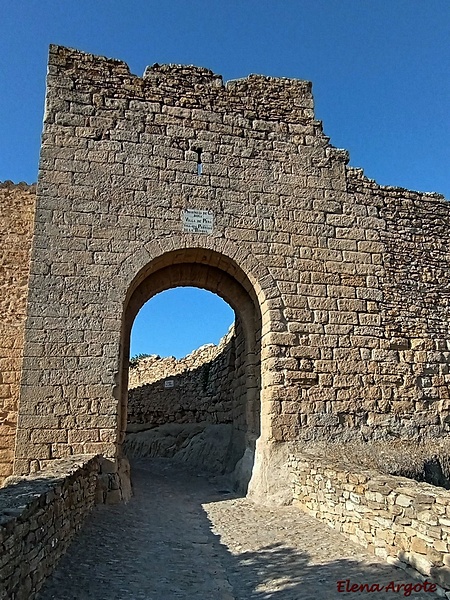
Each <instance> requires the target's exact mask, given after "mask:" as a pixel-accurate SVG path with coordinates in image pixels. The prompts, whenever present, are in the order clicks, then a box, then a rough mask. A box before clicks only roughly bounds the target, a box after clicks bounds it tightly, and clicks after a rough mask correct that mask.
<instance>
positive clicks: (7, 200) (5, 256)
mask: <svg viewBox="0 0 450 600" xmlns="http://www.w3.org/2000/svg"><path fill="white" fill-rule="evenodd" d="M35 200H36V196H35V187H34V186H29V185H26V184H18V185H15V184H13V183H11V182H9V181H6V182H3V183H1V182H0V239H1V244H0V485H1V483H2V481H3V479H4V478H5V477H6V476H8V475H10V474H11V473H12V468H13V459H14V442H15V437H16V426H17V409H18V401H19V386H20V377H21V371H22V352H23V336H24V328H25V317H26V301H27V294H28V278H29V271H30V250H31V240H32V235H33V220H34V209H35Z"/></svg>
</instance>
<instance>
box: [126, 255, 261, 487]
mask: <svg viewBox="0 0 450 600" xmlns="http://www.w3.org/2000/svg"><path fill="white" fill-rule="evenodd" d="M209 254H213V253H212V252H211V251H209ZM177 256H178V260H180V258H183V260H182V261H181V262H177V263H175V264H173V263H172V264H168V265H166V266H163V267H160V268H158V269H156V270H154V271H153V270H152V269H151V266H150V269H149V270H150V271H151V272H150V273H148V274H147V275H146V274H145V273H142V274H140V277H139V278H138V281H137V282H136V285H134V286H133V288H134V289H133V290H132V291H131V292H130V294H129V299H128V303H127V309H126V313H125V319H124V325H125V326H124V331H123V346H124V357H123V363H124V364H123V378H122V379H123V381H122V386H123V388H122V390H123V391H122V411H121V423H122V435H121V442H122V443H123V446H122V452H123V454H125V455H126V456H128V457H130V458H135V457H143V456H151V457H155V456H160V457H161V456H163V457H167V458H176V459H177V460H180V461H183V462H186V463H187V464H189V466H191V467H194V468H196V469H198V470H199V471H201V472H204V471H209V472H214V473H216V474H224V473H229V474H231V475H232V479H233V483H234V485H235V487H236V488H237V489H239V490H240V491H246V486H247V484H248V481H249V479H250V477H251V472H252V467H253V460H254V452H255V443H256V439H257V438H258V437H259V434H260V388H261V383H260V382H261V376H260V362H261V361H260V335H261V324H260V322H261V317H260V312H259V310H258V308H257V307H258V305H257V302H255V298H252V297H251V294H250V293H249V291H248V290H246V289H245V288H244V287H243V285H242V284H241V283H240V282H239V281H238V280H237V279H236V277H231V276H230V275H229V274H228V273H227V271H226V270H225V269H224V267H223V265H222V268H218V267H217V266H213V265H211V264H202V263H199V262H191V261H190V260H189V258H190V256H189V251H188V250H186V251H185V253H184V256H181V257H180V253H178V254H177ZM170 258H171V259H173V257H170ZM210 258H211V257H210ZM169 260H170V259H169ZM230 266H231V265H230ZM192 287H195V288H200V289H202V290H208V291H210V292H213V293H214V294H217V295H218V296H219V297H220V298H222V299H223V300H224V301H225V302H227V303H228V304H229V306H230V307H231V308H232V309H233V311H234V315H235V320H234V324H233V326H232V327H231V328H230V329H229V331H228V332H227V333H226V335H225V336H224V337H223V338H222V339H221V340H220V342H219V343H218V344H217V345H206V346H202V347H200V348H199V349H197V350H195V351H194V352H191V353H190V354H188V355H187V356H185V357H184V358H183V359H181V360H177V359H176V358H174V357H166V358H161V357H160V356H158V355H154V354H151V353H147V354H150V356H146V357H145V356H142V357H141V359H140V360H135V359H133V360H131V361H129V360H128V357H129V354H130V350H129V348H130V334H131V328H132V326H133V323H134V320H135V318H136V315H137V314H138V312H139V310H140V309H141V308H142V307H143V306H144V304H145V303H146V302H147V301H148V300H149V299H151V298H154V297H155V296H156V295H158V294H161V292H166V293H167V291H166V290H171V292H172V293H173V292H174V291H175V290H174V288H178V291H181V290H180V288H184V289H185V292H186V291H187V290H186V288H192ZM247 287H249V286H248V285H247ZM169 310H170V309H169ZM187 313H188V315H187V318H189V311H187ZM229 314H230V315H232V313H231V311H230V313H229ZM192 317H193V318H194V316H193V315H192ZM206 320H207V315H203V319H201V320H199V322H198V323H197V326H198V327H202V323H203V327H205V326H206ZM175 324H176V323H175ZM140 354H142V353H140Z"/></svg>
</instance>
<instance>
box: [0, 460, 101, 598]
mask: <svg viewBox="0 0 450 600" xmlns="http://www.w3.org/2000/svg"><path fill="white" fill-rule="evenodd" d="M99 469H100V457H98V456H92V455H91V456H88V455H83V456H73V457H71V458H70V459H61V460H55V461H53V463H52V465H51V466H49V467H48V469H47V470H45V471H39V472H37V473H35V474H33V475H29V476H27V477H20V478H19V477H11V478H9V479H8V480H6V482H5V484H6V486H5V487H3V488H1V489H0V600H10V599H14V600H22V599H23V600H32V599H33V598H34V597H35V596H36V593H37V591H38V590H39V589H40V587H41V586H42V584H43V583H44V581H45V579H46V577H48V576H49V575H50V573H51V572H52V571H53V568H54V566H55V564H56V563H57V561H58V560H59V558H60V557H61V556H62V555H63V554H64V552H65V551H66V550H67V547H68V545H69V543H70V541H71V540H72V537H73V535H74V534H75V532H76V531H77V530H78V529H79V528H80V527H81V525H82V523H83V521H84V519H85V517H86V516H87V514H88V513H89V512H90V510H91V509H92V507H93V506H94V503H95V500H96V490H97V476H98V472H99ZM8 482H9V483H8Z"/></svg>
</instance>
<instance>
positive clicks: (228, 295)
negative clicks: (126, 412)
mask: <svg viewBox="0 0 450 600" xmlns="http://www.w3.org/2000/svg"><path fill="white" fill-rule="evenodd" d="M47 83H48V89H47V99H46V111H47V112H46V116H45V125H44V134H43V145H42V150H41V158H40V176H39V184H38V213H37V215H38V218H37V222H36V227H35V234H34V240H35V244H34V251H33V259H32V275H31V284H30V285H31V294H30V301H29V308H28V326H27V332H26V342H25V354H24V356H25V358H24V367H23V378H22V390H21V414H20V423H19V429H18V438H17V440H18V446H17V457H16V467H15V468H16V470H17V471H18V472H22V471H27V470H28V469H30V468H31V467H32V466H33V465H34V464H37V466H39V463H40V461H45V460H48V459H52V458H55V457H58V456H63V455H66V454H70V453H75V452H93V453H94V452H95V453H96V452H103V453H105V454H106V455H108V456H112V455H114V454H115V453H116V451H117V448H118V444H120V434H119V438H118V429H119V432H120V427H119V428H118V426H117V421H118V415H117V413H118V408H117V407H118V406H120V398H121V397H122V391H123V390H122V389H121V385H122V384H121V381H122V379H121V378H122V375H121V374H122V371H123V365H124V364H125V361H126V359H127V356H125V354H126V352H125V354H124V350H123V349H124V348H126V343H127V342H126V338H127V333H128V330H127V327H129V324H127V320H126V319H125V318H124V307H125V312H126V307H127V306H128V305H129V303H130V302H131V300H130V298H131V299H132V300H133V299H135V300H136V296H135V292H137V291H139V290H140V291H141V292H142V293H141V294H140V295H139V294H138V297H137V300H136V301H138V300H139V301H140V302H141V303H143V302H144V301H146V300H147V299H148V298H149V297H150V296H151V295H152V294H154V293H157V292H159V291H162V290H163V289H168V288H169V287H175V286H177V285H200V286H202V287H205V288H206V289H210V290H211V291H213V292H215V293H218V294H219V295H221V296H222V297H223V298H224V299H225V300H227V301H229V302H230V304H231V305H232V306H233V308H235V310H236V313H237V314H238V316H239V317H240V318H241V322H242V324H243V330H244V335H245V338H246V341H247V342H248V341H249V340H250V341H251V343H250V344H247V346H248V348H249V349H248V351H247V353H246V356H245V364H244V365H243V367H242V369H241V375H240V377H242V379H240V381H239V382H238V387H239V386H244V387H245V388H246V389H247V404H248V403H249V400H248V398H249V394H248V390H252V394H251V396H252V402H251V404H252V408H251V410H250V411H249V410H247V409H248V406H247V407H245V406H242V405H240V407H239V410H240V411H241V414H245V415H246V417H245V420H246V421H247V424H248V423H249V422H250V421H251V418H254V419H256V416H255V415H257V419H258V423H259V421H260V424H261V433H262V438H261V439H262V440H263V442H262V444H270V443H272V442H284V441H289V440H295V439H304V440H310V439H323V438H329V437H335V438H339V439H341V440H345V439H351V438H363V439H371V438H377V437H395V436H404V435H422V436H427V435H444V434H446V432H447V431H448V424H447V423H446V418H447V414H448V413H447V408H446V403H447V397H446V394H447V389H448V381H447V379H446V378H447V377H448V374H447V366H448V353H447V350H448V348H447V347H445V348H444V343H443V341H442V340H444V339H445V337H446V331H447V329H446V327H447V326H446V325H445V323H447V324H448V317H449V305H448V295H447V294H442V293H441V291H442V289H443V288H444V287H445V284H441V283H439V280H440V278H441V276H440V275H439V272H438V265H439V264H440V263H441V261H442V264H443V265H444V264H446V265H448V255H447V254H446V252H445V247H446V246H447V247H448V232H447V231H448V230H447V229H446V226H445V224H446V223H448V220H449V211H448V205H447V204H446V203H445V201H444V200H442V199H441V200H440V199H438V198H435V197H430V196H427V195H424V194H415V193H412V192H408V191H405V190H395V189H392V188H383V187H381V186H378V185H377V184H375V183H373V182H370V181H369V180H367V179H366V178H364V176H363V175H362V174H361V173H360V172H359V171H355V170H354V169H347V167H346V163H347V161H348V156H347V153H346V152H345V151H341V150H337V149H335V148H333V147H332V146H331V145H330V143H329V139H328V138H327V137H326V136H325V135H324V133H323V130H322V124H321V123H320V122H319V121H317V120H315V118H314V111H313V98H312V94H311V85H310V84H309V83H308V82H304V81H297V80H292V79H275V78H268V77H263V76H255V75H252V76H249V77H248V78H246V79H242V80H238V81H232V82H228V83H227V84H225V85H224V84H223V82H222V79H221V78H220V77H219V76H217V75H214V74H213V73H211V71H208V70H206V69H201V68H198V67H181V66H177V65H166V66H158V65H154V66H153V67H151V68H149V69H148V70H147V71H146V74H145V76H144V77H143V78H139V77H136V76H134V75H132V74H130V72H129V69H128V67H127V65H125V64H124V63H122V62H120V61H115V60H109V59H105V58H101V57H95V56H92V55H88V54H84V53H81V52H77V51H74V50H68V49H66V48H61V47H51V50H50V63H49V75H48V82H47ZM199 157H200V158H199ZM199 160H200V162H201V169H199V165H198V161H199ZM436 207H439V209H438V212H437V213H435V215H434V216H432V215H431V213H433V212H435V210H436ZM187 209H195V210H204V211H209V214H210V215H212V217H213V226H212V229H211V230H209V231H205V232H203V233H201V232H200V233H199V232H195V231H188V230H186V228H185V226H184V225H183V215H184V211H185V210H187ZM416 213H417V214H419V215H420V216H419V217H418V216H417V214H416ZM418 219H419V221H421V223H422V226H423V225H426V227H428V229H427V231H430V232H431V231H432V232H433V233H432V236H431V238H432V239H433V240H437V241H439V243H440V246H439V248H440V249H439V250H438V254H435V250H433V243H434V242H433V243H431V241H430V240H431V238H427V240H425V239H423V240H422V242H423V244H425V245H424V246H423V247H424V248H425V250H426V251H425V252H420V249H419V248H417V247H416V242H417V241H420V240H419V238H418V237H417V236H418V233H417V231H418V225H417V222H418ZM439 219H441V221H439ZM400 241H401V252H402V254H401V255H399V256H397V245H398V244H399V243H400ZM411 246H413V247H414V249H413V250H412V251H411ZM411 261H417V264H416V266H414V269H416V268H417V269H418V270H417V271H414V269H412V265H413V263H412V262H411ZM430 261H431V262H432V265H431V266H430ZM422 265H423V267H424V268H422ZM425 267H426V268H425ZM428 267H430V268H428ZM443 270H444V271H446V272H448V269H444V268H443ZM409 271H410V272H411V273H412V272H413V271H414V273H415V275H414V276H412V277H411V278H410V280H411V284H410V283H409V280H408V281H407V280H406V279H405V273H406V272H409ZM417 273H426V277H425V276H422V275H421V276H420V277H419V279H418V278H417V277H418V275H417ZM430 278H431V279H430ZM146 281H150V282H151V286H150V288H151V289H147V288H145V282H146ZM142 286H143V287H142ZM411 286H412V287H411ZM141 288H142V289H141ZM411 289H412V290H415V291H414V292H410V290H411ZM406 293H408V294H412V296H411V295H409V296H408V298H413V299H414V302H413V304H414V306H415V307H416V308H411V307H412V306H413V304H411V303H409V306H408V308H405V306H406V305H407V304H408V302H409V301H407V302H406V303H403V299H404V298H405V294H406ZM138 308H139V307H137V310H138ZM395 311H400V312H398V314H397V316H396V314H395ZM425 321H426V322H427V326H426V327H423V325H424V323H425ZM130 322H131V320H130ZM438 323H444V325H442V326H439V327H440V328H438V325H437V324H438ZM419 326H420V335H419V334H418V332H417V328H418V327H419ZM255 332H256V333H255ZM417 340H420V342H418V341H417ZM439 345H440V346H439ZM438 346H439V347H438ZM255 348H257V350H255ZM421 352H425V354H421ZM122 387H123V385H122ZM238 396H239V393H238ZM431 400H432V401H431ZM256 406H258V411H257V410H256ZM259 407H260V408H261V419H260V420H259ZM419 408H420V410H419ZM249 415H250V416H249ZM250 429H252V430H253V432H254V433H255V434H256V433H259V425H258V427H256V426H255V425H254V424H253V425H252V427H250ZM32 460H35V461H37V462H36V463H32Z"/></svg>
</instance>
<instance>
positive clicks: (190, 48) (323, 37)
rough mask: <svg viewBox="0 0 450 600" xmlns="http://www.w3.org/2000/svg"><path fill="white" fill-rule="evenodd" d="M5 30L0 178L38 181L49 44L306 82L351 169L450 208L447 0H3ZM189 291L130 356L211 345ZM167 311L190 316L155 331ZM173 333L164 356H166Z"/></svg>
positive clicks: (0, 63)
mask: <svg viewBox="0 0 450 600" xmlns="http://www.w3.org/2000/svg"><path fill="white" fill-rule="evenodd" d="M0 23H1V36H0V84H1V85H0V115H1V119H0V181H2V180H5V179H12V180H13V181H21V180H24V181H28V182H33V181H35V180H36V176H37V165H38V154H39V140H40V132H41V127H42V114H43V106H44V93H45V72H46V62H47V52H48V45H49V44H50V43H56V44H62V45H65V46H70V47H74V48H78V49H81V50H84V51H86V52H92V53H94V54H100V55H105V56H108V57H114V58H119V59H121V60H124V61H126V62H127V63H128V64H129V66H130V68H131V70H132V72H134V73H135V74H137V75H142V73H143V72H144V69H145V67H146V65H147V64H152V63H154V62H158V63H165V62H171V63H184V64H197V65H200V66H204V67H208V68H210V69H212V70H213V71H215V72H217V73H220V74H221V75H222V76H223V77H224V79H225V80H227V79H235V78H238V77H245V76H246V75H248V74H249V73H261V74H264V75H271V76H286V77H296V78H299V79H308V80H311V81H312V82H313V92H314V96H315V104H316V116H317V118H319V119H321V120H322V121H323V122H324V130H325V133H326V134H327V135H329V136H330V137H331V142H332V144H333V145H335V146H337V147H342V148H346V149H347V150H349V152H350V164H351V165H353V166H359V167H363V168H364V170H365V172H366V175H367V176H368V177H371V178H374V179H376V180H377V181H378V182H379V183H380V184H384V185H396V186H402V187H406V188H409V189H415V190H420V191H437V192H440V193H443V194H444V195H445V196H446V197H447V198H450V175H449V173H450V169H449V166H450V165H449V163H450V150H449V139H450V116H449V114H450V110H449V107H450V2H449V0H426V1H424V0H272V1H269V0H259V1H256V0H247V1H246V0H240V1H238V0H209V1H206V0H190V1H189V2H187V1H186V0H166V1H165V2H161V1H153V0H146V1H144V0H139V1H138V0H135V1H134V0H126V1H125V0H121V1H119V0H108V1H107V2H106V1H100V0H97V1H95V0H89V2H88V1H86V0H77V2H73V0H71V1H69V0H53V1H50V0H20V1H19V2H13V1H12V0H9V1H8V0H0ZM189 294H190V292H189V291H188V290H184V292H183V293H181V294H180V293H178V294H177V292H172V293H164V294H163V295H161V297H157V298H155V299H154V300H153V301H150V302H151V303H153V304H154V305H155V308H154V309H153V312H151V314H149V315H146V316H145V317H141V318H140V320H139V323H138V322H136V325H139V328H142V329H143V330H145V331H144V333H143V337H144V342H145V343H143V342H142V340H139V342H138V341H137V336H136V335H133V346H132V354H136V353H139V352H155V353H158V354H162V355H164V354H174V355H176V356H180V355H182V354H184V353H186V352H187V351H189V350H192V349H193V348H195V347H196V346H198V345H200V344H203V343H206V342H209V341H213V342H217V340H218V338H219V337H220V336H221V335H222V334H223V333H225V332H226V330H227V328H228V325H229V322H230V321H231V320H232V316H231V312H230V311H229V310H228V311H222V310H221V308H220V307H221V306H222V304H223V303H222V301H221V300H220V299H217V301H216V305H215V304H214V303H213V304H211V300H210V295H209V294H207V293H206V292H204V293H200V294H199V292H196V295H195V297H193V296H189ZM169 296H173V298H175V296H178V300H174V299H173V298H171V299H169ZM164 297H165V298H166V300H163V298H164ZM201 298H203V300H201ZM169 302H170V303H173V302H177V303H178V304H177V306H178V307H179V308H180V310H182V309H184V310H185V317H184V318H183V317H181V316H180V317H179V319H177V321H176V328H171V327H170V323H168V324H166V326H165V327H163V328H162V331H161V330H158V331H157V330H156V329H154V328H153V329H152V327H154V326H155V324H156V325H159V324H161V323H162V322H163V315H164V313H166V314H167V313H168V310H167V308H168V303H169ZM202 302H206V304H205V305H204V307H203V309H201V314H206V313H205V311H207V312H208V315H210V317H211V318H208V319H206V320H205V319H203V321H204V322H203V323H202V327H201V329H202V332H203V333H204V335H203V336H201V337H202V339H200V338H198V337H196V338H195V340H194V338H193V337H192V334H191V333H189V332H186V333H181V323H183V322H186V323H189V321H191V322H192V321H193V320H192V318H191V315H192V310H193V307H194V306H201V305H202ZM158 303H159V305H160V306H159V308H157V307H156V305H157V304H158ZM150 306H151V304H150ZM170 310H174V308H173V305H172V304H171V308H170ZM180 314H181V313H180ZM207 323H208V324H209V323H210V324H211V326H209V325H207ZM136 325H135V329H136ZM175 329H176V330H175ZM197 329H199V327H198V325H197ZM170 330H173V331H172V333H170ZM170 336H173V337H172V342H170V344H172V345H171V348H172V350H168V351H166V350H162V348H166V347H167V346H166V343H167V342H168V340H169V337H170ZM190 336H191V337H190ZM170 344H169V345H170Z"/></svg>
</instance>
